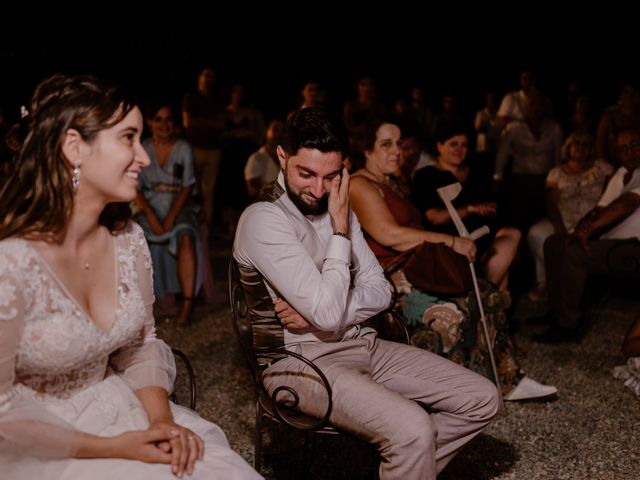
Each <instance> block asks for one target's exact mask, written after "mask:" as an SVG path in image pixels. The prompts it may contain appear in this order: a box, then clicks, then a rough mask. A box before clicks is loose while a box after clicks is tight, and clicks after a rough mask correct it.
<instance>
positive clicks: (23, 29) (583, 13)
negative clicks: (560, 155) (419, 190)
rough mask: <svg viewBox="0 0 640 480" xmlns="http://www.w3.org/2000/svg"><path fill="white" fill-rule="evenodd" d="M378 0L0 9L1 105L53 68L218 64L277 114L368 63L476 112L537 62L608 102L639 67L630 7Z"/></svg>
mask: <svg viewBox="0 0 640 480" xmlns="http://www.w3.org/2000/svg"><path fill="white" fill-rule="evenodd" d="M411 4H413V5H414V7H410V6H409V5H411ZM373 5H374V4H372V3H371V2H369V3H353V4H351V3H350V4H349V5H348V6H347V5H346V4H338V5H333V6H329V5H327V4H324V3H320V2H312V3H309V4H308V5H307V6H306V7H305V6H301V5H295V6H291V7H288V10H285V9H279V10H278V9H275V8H274V9H266V8H264V7H255V6H252V5H251V4H248V3H247V4H244V3H243V4H242V5H237V6H236V5H234V4H231V6H228V5H221V4H219V3H213V2H207V3H205V2H193V1H190V2H184V3H181V4H179V5H178V4H173V3H170V2H163V1H160V2H154V3H144V2H143V3H134V2H129V3H127V2H122V1H116V2H101V3H95V4H90V3H88V2H77V1H71V2H66V3H60V4H57V5H51V4H49V5H47V6H44V7H43V6H39V5H37V4H35V3H34V4H30V3H29V2H27V3H24V4H20V5H17V6H13V7H11V8H8V7H7V9H6V10H10V11H5V12H4V14H3V15H2V17H1V18H0V66H1V72H2V73H1V74H0V106H1V107H2V109H3V110H4V114H5V116H6V117H7V119H8V120H13V119H14V117H15V116H17V114H18V110H19V106H20V105H21V104H26V103H27V102H28V98H29V96H30V94H31V93H32V91H33V88H34V87H35V85H37V83H38V82H39V81H40V80H42V79H43V78H44V77H45V76H47V75H49V74H51V73H54V72H65V73H93V74H96V75H99V76H104V77H109V78H111V79H114V80H116V81H118V82H121V83H125V84H127V85H128V86H130V87H131V88H133V89H135V90H137V91H138V92H140V93H142V95H143V96H144V95H148V94H150V93H154V92H161V93H168V94H170V95H171V96H173V97H174V98H176V99H179V98H180V97H181V96H182V94H183V93H184V92H185V91H186V90H187V89H190V88H193V87H195V79H196V76H197V73H198V70H199V69H200V68H201V67H202V66H203V65H204V64H210V65H212V66H213V67H214V68H215V69H216V71H217V73H218V80H219V85H220V87H224V86H225V85H227V86H228V85H229V84H230V83H231V82H234V81H242V82H243V83H244V84H245V86H246V87H247V92H248V95H249V99H250V100H251V103H253V104H254V105H255V106H256V107H258V108H260V109H262V110H263V111H264V112H265V114H266V117H267V118H269V117H270V116H273V115H280V116H282V115H284V114H286V112H288V111H289V110H290V109H292V108H293V107H294V106H295V105H296V103H297V102H298V97H297V95H298V92H299V90H300V88H301V86H302V84H303V83H304V82H305V81H306V80H308V79H316V80H318V81H319V82H320V83H321V85H322V86H323V87H324V88H325V89H326V90H327V91H328V93H329V105H330V106H333V107H335V108H341V106H342V104H343V102H344V100H345V99H347V98H349V97H351V96H352V95H353V94H354V91H355V84H356V81H357V79H358V78H359V77H360V76H361V75H365V74H366V75H370V76H372V77H373V78H374V79H375V80H376V81H377V83H378V85H379V91H380V95H381V97H382V99H383V100H385V101H388V102H391V101H392V100H393V99H395V98H396V96H398V95H402V94H406V93H407V91H408V89H409V87H410V86H411V85H412V84H414V83H418V84H421V85H423V86H424V87H425V89H426V92H427V95H428V99H429V103H430V104H431V105H432V107H435V109H436V110H437V109H438V107H439V101H440V98H441V97H442V95H443V94H444V93H455V94H458V95H459V96H460V100H461V107H462V109H463V110H467V111H470V112H473V111H475V110H476V109H477V108H479V107H480V106H481V103H482V98H483V94H484V92H486V91H487V90H489V89H496V90H498V92H499V93H501V94H502V93H504V92H506V91H508V90H511V89H516V88H517V87H518V72H519V71H520V70H521V69H522V68H531V69H533V70H534V71H535V72H536V73H537V75H538V84H539V85H540V87H541V88H542V89H543V90H544V91H545V92H546V93H547V94H549V95H550V96H551V97H552V99H553V100H554V101H555V102H556V103H558V102H561V101H562V99H563V96H564V95H565V92H566V86H567V84H568V83H569V82H570V81H572V80H580V81H581V82H582V83H583V85H584V87H585V90H586V91H587V92H589V93H591V94H592V96H593V97H594V99H595V101H596V107H597V108H600V107H602V106H605V105H608V104H610V103H612V102H613V101H614V100H615V97H616V94H617V92H618V91H619V89H620V86H621V83H622V82H623V81H624V80H626V79H628V78H633V77H635V76H636V72H637V71H638V65H637V63H638V61H639V60H638V59H639V58H640V56H639V54H638V46H639V45H640V43H639V42H638V41H637V40H636V37H637V30H638V29H637V27H636V26H635V25H636V23H637V20H636V19H635V18H634V17H633V14H632V13H631V12H630V11H624V10H622V7H615V8H618V9H620V10H619V11H614V8H613V7H608V6H606V5H605V6H599V7H598V8H599V10H597V11H596V10H592V11H590V10H587V9H585V7H584V6H581V7H579V9H578V7H572V6H567V5H563V6H562V8H565V9H567V10H564V11H563V12H559V11H556V10H558V7H559V5H558V4H552V5H542V4H521V5H515V4H509V5H508V6H504V7H500V8H498V7H491V8H490V7H487V6H484V5H483V6H482V8H480V7H468V6H463V5H462V4H456V3H453V4H451V3H450V4H448V6H447V7H437V6H433V5H430V4H429V5H422V6H420V8H419V10H420V12H423V11H424V12H426V13H419V12H418V7H417V6H415V5H417V3H416V2H415V1H414V2H391V3H381V4H380V5H381V7H380V8H378V7H376V8H375V10H374V6H373ZM256 8H258V10H256ZM346 9H348V10H349V11H357V12H359V13H358V14H356V15H354V14H347V13H346V12H345V10H346ZM90 12H91V13H90ZM92 12H95V13H92ZM290 18H295V19H296V20H295V21H291V20H290Z"/></svg>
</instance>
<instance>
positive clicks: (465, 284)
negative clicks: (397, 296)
mask: <svg viewBox="0 0 640 480" xmlns="http://www.w3.org/2000/svg"><path fill="white" fill-rule="evenodd" d="M391 269H392V271H395V270H397V269H401V270H402V271H403V272H404V276H405V277H406V278H407V280H408V281H409V283H411V285H413V286H414V287H415V288H417V289H418V290H421V291H423V292H425V293H430V294H432V295H441V296H447V297H452V296H457V295H463V294H466V293H467V292H468V291H469V290H471V289H472V288H473V279H472V278H471V270H470V268H469V261H468V260H467V258H466V257H465V256H464V255H460V254H459V253H456V252H455V251H454V250H453V249H451V248H449V247H447V246H446V245H444V244H442V243H429V242H423V243H422V244H420V245H418V246H417V247H415V248H413V249H411V250H408V251H406V252H402V254H400V255H399V256H398V257H396V259H395V260H394V261H393V262H392V267H391Z"/></svg>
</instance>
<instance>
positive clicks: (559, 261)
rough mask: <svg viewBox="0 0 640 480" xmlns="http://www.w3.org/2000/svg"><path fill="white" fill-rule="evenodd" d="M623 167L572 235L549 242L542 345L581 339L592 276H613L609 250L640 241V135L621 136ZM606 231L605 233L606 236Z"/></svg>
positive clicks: (538, 338) (630, 132)
mask: <svg viewBox="0 0 640 480" xmlns="http://www.w3.org/2000/svg"><path fill="white" fill-rule="evenodd" d="M617 143H618V151H619V154H620V162H621V164H622V166H621V167H620V168H619V169H618V170H617V171H616V172H615V173H614V174H613V176H612V177H611V180H609V184H608V185H607V188H606V189H605V192H604V194H603V195H602V198H601V199H600V200H599V202H598V205H597V206H596V207H595V208H594V209H593V210H591V212H589V213H588V214H587V215H585V216H584V218H582V220H580V221H579V222H578V224H577V225H576V227H575V229H574V231H573V233H571V234H569V235H568V236H567V235H562V234H560V235H553V236H552V237H550V238H549V239H548V240H547V241H546V242H545V244H544V258H545V266H546V271H547V287H548V290H549V306H550V311H549V314H547V320H548V321H549V322H550V323H551V326H550V328H549V329H548V330H547V331H546V332H544V333H542V334H540V335H536V336H534V337H533V340H535V341H538V342H543V343H558V342H563V341H571V340H576V339H578V338H579V336H580V335H579V334H580V327H582V325H580V316H581V312H580V301H581V299H582V292H583V290H584V286H585V284H586V282H587V276H588V274H589V273H590V272H596V271H597V272H605V273H607V272H609V273H615V272H612V271H611V269H612V268H614V267H615V266H613V265H610V264H608V262H607V258H608V253H609V251H610V250H611V249H612V248H613V247H615V246H617V245H619V244H620V243H622V242H628V241H629V239H640V208H638V207H640V132H638V131H636V130H624V131H622V132H620V133H619V134H618V137H617ZM603 232H604V233H603Z"/></svg>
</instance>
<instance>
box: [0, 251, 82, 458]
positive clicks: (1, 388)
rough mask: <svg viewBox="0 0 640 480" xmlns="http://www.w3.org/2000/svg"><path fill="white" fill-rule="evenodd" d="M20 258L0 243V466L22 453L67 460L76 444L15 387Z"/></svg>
mask: <svg viewBox="0 0 640 480" xmlns="http://www.w3.org/2000/svg"><path fill="white" fill-rule="evenodd" d="M19 258H20V257H19V256H17V255H15V256H14V255H11V254H8V253H7V252H6V251H3V245H2V244H1V243H0V452H1V454H0V463H3V462H2V457H5V456H7V455H13V454H16V453H18V454H20V453H21V454H25V452H28V454H29V455H33V456H45V457H69V456H71V455H72V454H73V452H74V451H75V450H76V441H77V436H76V435H77V432H76V431H75V430H74V429H73V427H71V426H70V425H67V424H66V423H65V422H63V421H62V420H61V419H59V418H57V417H55V416H54V415H53V414H51V413H49V412H48V411H46V410H45V409H44V408H43V407H42V406H41V405H40V404H39V403H38V402H37V401H36V400H34V399H32V398H30V397H28V396H27V395H24V394H21V389H19V388H18V386H17V385H16V384H15V364H16V356H17V352H18V346H19V344H20V339H21V337H22V332H23V328H24V321H25V320H24V319H25V310H26V308H27V305H26V303H25V299H24V298H23V295H22V292H23V291H24V285H23V282H21V281H20V271H21V269H20V261H19V260H18V259H19Z"/></svg>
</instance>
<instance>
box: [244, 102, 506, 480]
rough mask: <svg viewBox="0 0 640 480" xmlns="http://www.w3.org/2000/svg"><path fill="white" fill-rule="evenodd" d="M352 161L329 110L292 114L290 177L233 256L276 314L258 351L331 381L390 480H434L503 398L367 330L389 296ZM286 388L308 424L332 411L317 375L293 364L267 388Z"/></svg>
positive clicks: (350, 427)
mask: <svg viewBox="0 0 640 480" xmlns="http://www.w3.org/2000/svg"><path fill="white" fill-rule="evenodd" d="M347 149H348V142H347V139H346V138H345V136H344V134H343V133H342V131H341V130H339V129H338V127H337V126H336V123H333V122H331V121H330V120H329V118H328V117H327V116H326V114H325V112H324V111H323V110H321V109H318V108H306V109H303V110H300V111H298V112H296V113H295V114H293V115H292V116H291V117H290V118H289V120H288V122H287V126H286V127H285V132H284V135H283V141H282V143H281V144H280V145H279V146H278V148H277V155H278V159H279V161H280V166H281V168H282V171H281V173H280V174H279V176H278V179H277V180H276V181H275V182H274V183H273V184H271V185H270V186H269V187H267V188H266V189H265V192H264V197H263V200H262V201H260V202H258V203H255V204H253V205H252V206H250V207H249V208H248V209H247V210H246V211H245V212H244V214H243V215H242V217H241V219H240V223H239V225H238V231H237V234H236V239H235V245H234V251H233V256H234V258H235V259H236V261H237V262H238V265H239V267H240V270H241V271H243V270H244V271H245V273H246V272H249V273H248V274H251V275H253V276H254V277H256V278H257V279H258V282H254V283H259V284H262V285H263V286H264V287H265V289H264V290H265V294H266V292H268V294H269V295H270V296H271V299H272V301H273V304H274V310H275V312H274V314H273V315H272V321H271V322H268V320H266V321H265V319H266V318H268V315H266V314H265V312H259V314H260V319H261V330H260V331H261V333H262V335H263V337H265V338H262V339H260V340H259V342H260V343H264V342H269V343H271V344H272V345H273V344H276V345H285V346H286V347H287V348H289V349H292V350H294V351H296V352H297V353H300V354H302V355H304V356H305V357H307V358H309V359H311V360H313V361H314V362H315V363H316V364H317V365H318V366H319V367H320V368H321V369H322V371H323V372H324V373H325V375H326V376H327V378H328V380H329V382H330V384H331V387H332V389H333V410H332V414H331V418H330V420H331V422H332V424H333V425H335V426H336V427H338V428H340V429H342V430H345V431H349V432H352V433H354V434H356V435H358V436H359V437H361V438H363V439H365V440H367V441H369V442H371V443H374V444H375V445H376V446H377V448H378V451H379V452H380V455H381V456H382V457H383V460H382V462H381V464H380V478H381V479H389V478H402V479H403V480H409V479H418V478H419V479H425V478H428V479H435V477H436V475H437V474H438V473H439V472H440V471H441V470H442V469H443V468H444V467H445V466H446V464H447V463H448V462H449V461H450V460H451V459H452V458H453V457H454V455H455V454H456V453H457V451H458V450H459V449H460V448H461V447H462V446H463V445H464V444H466V443H467V442H468V441H469V440H471V439H472V438H473V437H475V436H476V435H477V434H478V433H479V432H480V431H481V430H482V428H483V427H485V426H486V425H487V424H488V423H489V422H490V421H491V419H492V418H493V417H494V416H495V414H496V413H497V411H498V407H499V404H500V401H499V397H498V392H497V390H496V388H495V386H494V385H493V384H491V383H490V382H489V381H488V380H487V379H485V378H483V377H481V376H480V375H477V374H475V373H473V372H471V371H469V370H467V369H465V368H463V367H461V366H459V365H456V364H454V363H453V362H450V361H448V360H446V359H444V358H441V357H439V356H437V355H435V354H432V353H430V352H427V351H425V350H421V349H418V348H415V347H410V346H407V345H403V344H400V343H394V342H387V341H384V340H380V339H379V338H377V337H376V333H375V331H374V330H372V329H370V328H366V327H362V326H361V325H360V323H361V322H363V321H364V320H366V319H367V318H369V317H371V316H372V315H375V314H377V313H378V312H380V311H382V310H384V309H385V308H386V307H387V306H388V304H389V301H390V292H389V286H388V284H387V281H386V280H385V278H384V275H383V272H382V269H381V267H380V265H379V264H378V262H377V261H376V258H375V256H374V255H373V253H372V252H371V250H370V249H369V247H368V246H367V243H366V242H365V240H364V238H363V235H362V231H361V229H360V224H359V223H358V220H357V218H356V216H355V215H354V214H353V212H352V211H351V210H350V208H349V198H348V192H349V176H348V173H347V172H346V170H345V169H344V168H343V166H342V161H343V159H344V157H345V155H346V152H347ZM245 293H247V294H248V295H250V292H249V293H248V292H245ZM249 300H250V301H249V304H252V303H255V302H252V301H251V300H252V299H249ZM266 337H270V338H266ZM285 377H287V378H286V379H287V381H288V384H289V385H291V386H293V387H294V388H295V389H296V390H297V391H299V392H303V393H302V395H301V397H302V398H301V400H300V408H301V409H302V410H303V411H304V412H306V413H308V414H311V415H315V416H320V415H321V414H322V413H321V412H324V411H325V408H326V404H327V399H326V398H323V397H322V395H321V392H323V391H324V390H323V389H322V388H321V385H320V382H318V381H317V379H316V377H315V375H314V373H313V371H312V370H311V369H309V368H308V367H307V366H306V365H304V364H302V363H301V362H299V361H298V360H296V359H295V358H289V357H287V358H284V359H281V360H279V361H276V362H275V363H272V364H271V366H270V367H269V368H268V369H267V370H266V371H265V384H266V385H267V388H269V389H270V391H273V390H274V389H275V388H277V387H278V386H279V384H280V383H279V382H282V381H283V379H284V378H285ZM292 378H293V382H295V383H294V384H292ZM418 402H419V403H418Z"/></svg>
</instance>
